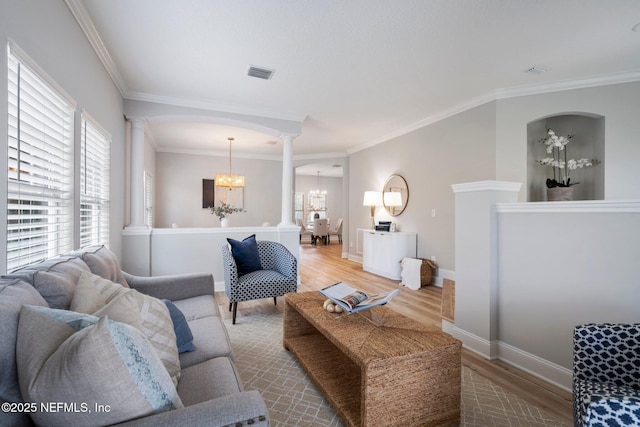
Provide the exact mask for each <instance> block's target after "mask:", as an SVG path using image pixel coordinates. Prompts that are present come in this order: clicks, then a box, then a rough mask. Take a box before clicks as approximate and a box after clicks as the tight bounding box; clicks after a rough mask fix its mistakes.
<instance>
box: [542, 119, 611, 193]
mask: <svg viewBox="0 0 640 427" xmlns="http://www.w3.org/2000/svg"><path fill="white" fill-rule="evenodd" d="M572 138H573V135H567V136H558V135H556V133H555V132H554V131H553V130H552V129H547V136H546V137H545V138H542V139H541V140H540V142H542V143H543V144H545V145H546V146H547V154H550V155H551V157H545V158H544V159H540V160H537V161H536V162H537V163H538V164H540V165H542V166H550V167H551V168H552V169H553V179H552V178H547V182H546V184H547V195H548V199H549V200H572V199H573V189H572V188H571V187H572V186H573V185H576V184H580V183H579V182H571V171H572V170H576V169H582V168H587V167H591V166H595V165H597V164H599V163H600V161H599V160H597V159H587V158H582V159H568V157H569V156H568V154H567V151H568V149H567V144H569V142H570V141H571V139H572Z"/></svg>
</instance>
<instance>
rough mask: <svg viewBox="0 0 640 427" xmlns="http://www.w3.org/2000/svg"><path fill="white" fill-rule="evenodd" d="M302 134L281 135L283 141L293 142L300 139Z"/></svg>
mask: <svg viewBox="0 0 640 427" xmlns="http://www.w3.org/2000/svg"><path fill="white" fill-rule="evenodd" d="M299 136H300V134H297V133H283V134H281V135H280V138H281V139H283V140H285V141H286V140H289V141H293V140H294V139H296V138H297V137H299Z"/></svg>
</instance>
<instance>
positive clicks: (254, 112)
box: [125, 92, 307, 123]
mask: <svg viewBox="0 0 640 427" xmlns="http://www.w3.org/2000/svg"><path fill="white" fill-rule="evenodd" d="M125 98H127V99H130V100H132V101H145V102H155V103H158V104H166V105H175V106H178V107H187V108H199V109H202V110H209V111H220V112H224V113H233V114H242V115H245V116H257V117H266V118H269V119H278V120H289V121H292V122H297V123H302V122H303V121H304V119H306V118H307V114H304V113H287V112H282V111H271V110H263V109H256V108H249V107H243V106H237V105H228V104H222V103H218V102H212V101H206V100H202V99H186V98H177V97H172V96H164V95H154V94H150V93H144V92H128V93H127V94H126V96H125Z"/></svg>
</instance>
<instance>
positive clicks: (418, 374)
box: [283, 292, 462, 427]
mask: <svg viewBox="0 0 640 427" xmlns="http://www.w3.org/2000/svg"><path fill="white" fill-rule="evenodd" d="M323 301H324V298H322V296H321V295H320V294H318V293H317V292H303V293H297V294H287V295H285V311H284V326H283V328H284V329H283V340H284V347H285V348H286V349H287V350H289V351H291V352H292V353H293V354H294V355H295V356H296V357H297V358H298V360H299V362H300V364H301V365H302V367H303V368H304V369H305V370H306V371H307V373H308V374H309V376H310V377H311V378H312V379H313V381H314V382H315V383H316V385H317V386H318V387H319V388H320V390H321V391H322V392H323V393H324V395H325V396H326V397H327V399H328V400H329V402H330V403H331V405H332V406H333V408H334V409H335V410H336V411H337V412H338V414H339V415H340V417H341V418H342V420H343V421H344V423H345V424H346V425H347V426H350V427H355V426H372V427H373V426H379V427H392V426H457V425H458V424H459V421H460V387H461V347H462V346H461V343H460V341H458V340H457V339H455V338H453V337H451V336H450V335H448V334H446V333H444V332H442V331H440V330H438V329H436V328H434V327H431V326H428V325H425V324H422V323H420V322H417V321H415V320H413V319H409V318H407V317H405V316H403V315H401V314H399V313H396V312H395V311H393V310H390V309H388V308H387V307H375V308H372V309H370V310H366V311H365V312H361V313H358V314H349V315H348V314H344V315H341V316H339V315H336V314H335V313H329V312H327V311H325V310H324V309H323V307H322V302H323Z"/></svg>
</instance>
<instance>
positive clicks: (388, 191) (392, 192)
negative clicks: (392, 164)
mask: <svg viewBox="0 0 640 427" xmlns="http://www.w3.org/2000/svg"><path fill="white" fill-rule="evenodd" d="M382 194H383V197H382V205H383V206H384V208H385V209H386V210H387V212H388V213H389V215H391V216H398V215H400V214H401V213H402V212H404V210H405V209H406V208H407V203H409V186H408V185H407V181H406V180H405V179H404V178H403V177H402V176H401V175H395V174H394V175H391V176H390V177H389V178H387V181H386V182H385V183H384V187H382Z"/></svg>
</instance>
